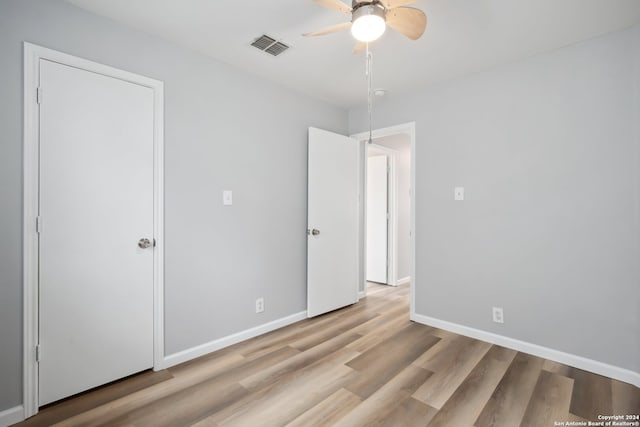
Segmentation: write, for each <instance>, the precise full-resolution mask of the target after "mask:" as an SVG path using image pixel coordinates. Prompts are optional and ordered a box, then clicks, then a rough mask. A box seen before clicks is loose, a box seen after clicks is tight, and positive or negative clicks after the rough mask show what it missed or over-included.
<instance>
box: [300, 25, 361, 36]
mask: <svg viewBox="0 0 640 427" xmlns="http://www.w3.org/2000/svg"><path fill="white" fill-rule="evenodd" d="M349 27H351V22H343V23H342V24H336V25H332V26H330V27H327V28H323V29H322V30H319V31H314V32H312V33H306V34H303V36H305V37H315V36H324V35H325V34H331V33H337V32H338V31H341V30H346V29H347V28H349Z"/></svg>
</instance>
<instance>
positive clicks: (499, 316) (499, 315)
mask: <svg viewBox="0 0 640 427" xmlns="http://www.w3.org/2000/svg"><path fill="white" fill-rule="evenodd" d="M493 321H494V322H496V323H504V312H503V311H502V307H493Z"/></svg>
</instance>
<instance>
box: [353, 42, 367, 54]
mask: <svg viewBox="0 0 640 427" xmlns="http://www.w3.org/2000/svg"><path fill="white" fill-rule="evenodd" d="M366 48H367V44H366V43H365V42H356V45H355V46H354V47H353V54H354V55H357V54H359V53H360V52H364V50H365V49H366Z"/></svg>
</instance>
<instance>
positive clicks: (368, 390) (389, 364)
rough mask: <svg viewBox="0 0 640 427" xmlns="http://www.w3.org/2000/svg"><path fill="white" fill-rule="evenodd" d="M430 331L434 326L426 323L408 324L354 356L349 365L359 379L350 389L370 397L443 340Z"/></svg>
mask: <svg viewBox="0 0 640 427" xmlns="http://www.w3.org/2000/svg"><path fill="white" fill-rule="evenodd" d="M430 332H431V329H430V328H425V327H423V326H422V325H416V324H410V325H407V326H406V327H405V328H404V329H402V330H400V331H398V332H397V333H396V334H395V335H394V336H392V337H391V338H388V339H387V340H385V341H383V342H382V343H380V344H379V345H378V346H376V347H373V348H372V349H370V350H369V351H367V352H365V353H363V354H362V355H360V356H358V357H357V358H355V359H353V360H352V361H351V362H349V363H348V364H347V365H348V366H350V367H351V368H353V369H355V370H356V371H358V378H357V379H356V380H355V381H354V382H352V383H351V384H349V385H348V386H347V387H346V388H347V390H349V391H351V392H353V393H355V394H357V395H358V396H360V397H361V398H363V399H366V398H367V397H369V396H370V395H371V394H372V393H373V392H375V391H376V390H377V389H379V388H380V387H381V386H382V385H383V384H384V383H386V382H387V381H388V380H389V379H391V378H393V377H394V376H395V375H396V374H397V373H398V372H400V371H401V370H402V369H404V368H405V367H406V366H407V365H409V364H410V363H412V362H413V361H414V360H415V359H416V358H417V357H418V356H419V355H421V354H422V353H424V352H425V351H427V350H428V349H429V348H430V347H431V346H433V345H434V344H435V343H437V342H438V341H439V340H440V338H438V337H434V336H433V335H431V334H430Z"/></svg>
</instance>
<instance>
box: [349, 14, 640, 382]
mask: <svg viewBox="0 0 640 427" xmlns="http://www.w3.org/2000/svg"><path fill="white" fill-rule="evenodd" d="M639 63H640V27H638V26H637V27H635V28H634V29H630V30H626V31H622V32H617V33H613V34H610V35H606V36H603V37H599V38H596V39H593V40H590V41H587V42H584V43H580V44H576V45H573V46H569V47H566V48H563V49H559V50H556V51H553V52H550V53H546V54H542V55H538V56H535V57H531V58H528V59H526V60H523V61H519V62H516V63H512V64H508V65H505V66H501V67H499V68H496V69H493V70H490V71H487V72H484V73H481V74H477V75H474V76H470V77H466V78H462V79H459V80H455V81H450V82H448V83H445V84H442V85H440V86H438V87H432V88H428V89H425V90H422V91H416V92H415V93H412V94H406V95H404V96H402V95H399V94H395V96H394V97H392V98H391V97H390V98H389V99H388V100H387V101H384V102H381V103H378V105H377V107H376V110H375V118H376V123H375V127H376V128H382V127H386V126H392V125H397V124H400V123H407V122H411V121H415V122H416V147H415V152H414V153H413V155H414V156H415V164H416V171H415V173H416V188H415V189H414V197H415V203H416V219H415V221H416V229H415V233H416V234H415V237H416V277H415V278H414V283H415V286H416V312H417V313H418V314H420V315H424V316H430V317H433V318H437V319H441V320H445V321H449V322H453V323H457V324H460V325H465V326H469V327H472V328H477V329H480V330H483V331H488V332H492V333H496V334H499V335H503V336H506V337H511V338H515V339H518V340H523V341H526V342H529V343H534V344H538V345H541V346H545V347H549V348H552V349H556V350H560V351H564V352H568V353H571V354H575V355H579V356H583V357H586V358H589V359H593V360H596V361H600V362H604V363H606V364H610V365H614V366H617V367H621V368H625V369H628V370H631V371H635V372H638V371H640V341H639V340H640V310H638V307H640V261H639V260H640V131H639V129H640V128H639V125H638V121H639V120H640V102H639V100H638V98H639V92H638V91H639V89H638V86H639V85H640V67H639ZM378 84H380V85H383V86H384V82H378ZM366 128H367V115H366V109H365V110H363V109H358V110H353V111H351V112H350V132H351V133H352V134H353V133H356V132H360V131H363V130H364V129H366ZM455 186H464V187H465V196H466V200H465V201H464V202H454V201H453V188H454V187H455ZM492 306H501V307H503V308H504V313H505V319H506V320H505V324H504V325H498V324H495V323H492V321H491V307H492Z"/></svg>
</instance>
